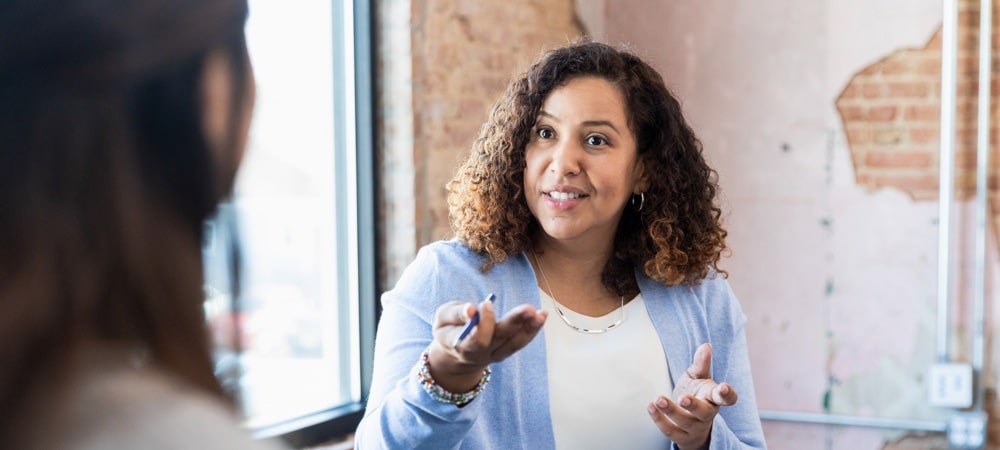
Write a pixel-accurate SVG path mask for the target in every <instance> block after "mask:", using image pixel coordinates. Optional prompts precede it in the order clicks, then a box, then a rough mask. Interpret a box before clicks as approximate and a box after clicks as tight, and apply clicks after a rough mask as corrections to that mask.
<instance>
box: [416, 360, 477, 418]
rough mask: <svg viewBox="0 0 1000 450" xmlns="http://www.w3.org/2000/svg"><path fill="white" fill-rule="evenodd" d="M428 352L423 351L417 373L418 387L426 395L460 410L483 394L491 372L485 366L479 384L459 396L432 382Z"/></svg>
mask: <svg viewBox="0 0 1000 450" xmlns="http://www.w3.org/2000/svg"><path fill="white" fill-rule="evenodd" d="M429 351H430V349H427V350H424V353H422V354H421V355H420V371H419V372H417V381H420V386H421V387H423V388H424V392H427V394H428V395H430V396H431V398H433V399H434V400H437V401H439V402H441V403H449V404H452V405H456V406H458V407H460V408H461V407H463V406H465V405H467V404H468V403H469V402H471V401H472V400H473V399H475V398H476V397H477V396H478V395H479V394H480V393H481V392H483V389H485V388H486V384H487V383H489V382H490V375H491V374H492V373H493V371H492V370H490V368H489V367H488V366H487V367H486V369H485V370H483V376H482V378H480V379H479V384H477V385H476V387H475V388H473V389H472V390H471V391H469V392H464V393H461V394H455V393H453V392H448V391H447V390H445V389H444V388H443V387H441V386H439V385H438V384H437V382H436V381H434V377H432V376H431V371H430V356H429V355H428V353H429Z"/></svg>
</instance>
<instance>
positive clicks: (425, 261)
mask: <svg viewBox="0 0 1000 450" xmlns="http://www.w3.org/2000/svg"><path fill="white" fill-rule="evenodd" d="M483 260H484V257H483V255H481V254H479V253H477V252H475V251H473V250H472V249H470V248H469V246H467V245H465V244H464V243H462V242H461V241H459V240H457V239H449V240H441V241H435V242H431V243H429V244H427V245H424V246H423V247H421V248H420V251H418V252H417V257H416V258H415V259H414V261H415V263H417V264H421V265H425V266H426V265H434V266H445V267H450V268H452V269H461V268H467V269H476V270H478V268H479V267H481V266H482V263H483Z"/></svg>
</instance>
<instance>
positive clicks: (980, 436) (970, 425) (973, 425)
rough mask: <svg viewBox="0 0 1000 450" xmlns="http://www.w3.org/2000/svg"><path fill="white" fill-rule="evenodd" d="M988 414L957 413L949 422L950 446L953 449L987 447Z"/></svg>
mask: <svg viewBox="0 0 1000 450" xmlns="http://www.w3.org/2000/svg"><path fill="white" fill-rule="evenodd" d="M986 420H987V417H986V413H983V412H956V413H954V414H952V416H951V419H949V420H948V445H949V446H951V448H953V449H981V448H983V446H984V445H986Z"/></svg>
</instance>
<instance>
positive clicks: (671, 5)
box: [206, 0, 1000, 449]
mask: <svg viewBox="0 0 1000 450" xmlns="http://www.w3.org/2000/svg"><path fill="white" fill-rule="evenodd" d="M981 3H984V2H979V1H971V0H958V1H951V2H944V3H943V2H942V1H941V0H810V1H797V2H790V1H785V0H753V1H748V0H726V1H723V0H698V1H694V0H687V1H682V0H663V1H652V0H645V1H644V0H507V1H504V2H495V1H488V0H372V1H361V0H358V1H353V2H352V1H333V2H330V1H319V0H302V1H298V2H292V3H275V2H266V1H262V0H258V1H254V0H251V2H250V6H251V17H250V21H249V24H248V36H249V37H248V42H249V45H250V52H251V57H252V59H253V62H254V64H255V68H256V70H257V76H258V98H259V100H258V102H259V103H258V108H257V112H256V116H255V118H254V124H253V129H252V131H251V141H252V142H251V148H250V150H249V153H248V159H247V164H246V166H245V170H243V172H242V173H241V175H240V180H239V182H238V188H237V195H236V197H235V198H234V200H233V202H232V204H230V205H227V206H226V207H225V208H223V210H222V213H221V214H220V218H219V219H217V220H216V221H215V222H214V223H213V224H212V225H211V226H212V227H213V228H212V229H213V230H214V232H213V233H212V234H211V236H212V237H213V239H209V241H210V242H207V243H206V261H208V262H209V265H208V271H209V277H208V278H209V283H208V284H209V285H208V286H207V287H206V292H207V296H208V298H209V300H208V301H207V303H206V311H207V312H208V313H209V316H210V318H212V320H213V322H212V323H213V327H214V330H215V331H216V334H217V342H219V351H218V358H217V359H218V361H219V362H220V363H219V364H220V368H219V374H220V376H223V377H227V378H226V379H227V380H230V382H229V383H228V384H229V385H230V386H232V388H233V389H234V392H238V393H239V394H240V397H241V399H242V404H243V405H244V409H245V412H246V414H247V418H248V419H247V420H248V425H249V426H251V427H253V428H255V429H257V430H258V433H259V434H260V435H262V436H264V435H282V436H284V437H285V438H286V440H288V441H289V442H292V443H293V444H296V445H299V446H311V445H316V444H317V443H319V442H324V441H329V440H337V439H338V438H340V437H341V436H344V435H346V434H349V433H350V431H352V430H353V425H355V424H356V423H357V418H358V417H359V414H360V408H361V405H362V399H363V398H364V397H365V393H366V389H367V387H366V386H367V385H366V383H367V379H368V378H369V374H370V353H371V336H372V333H373V330H374V326H375V323H376V321H377V315H378V308H377V299H378V294H379V293H381V292H383V291H385V290H387V289H389V288H391V287H392V286H393V285H394V283H395V280H396V278H397V277H398V276H399V274H400V272H401V271H402V269H403V268H404V267H405V266H406V265H407V264H408V263H409V262H410V261H411V260H412V258H413V256H414V255H415V254H416V251H417V249H419V248H420V246H422V245H424V244H427V243H429V242H431V241H433V240H437V239H446V238H448V237H450V233H449V230H448V221H447V203H446V201H445V196H446V192H445V188H444V185H445V183H446V182H447V180H448V179H449V178H450V177H451V176H452V174H453V173H454V170H455V168H456V166H457V164H458V162H459V161H460V160H461V159H462V158H463V157H464V156H465V154H466V152H467V151H468V149H469V147H470V145H471V142H472V140H473V138H474V136H475V135H476V133H477V132H478V130H479V126H480V125H481V124H482V122H483V121H484V120H485V118H486V114H487V111H488V109H489V107H490V106H491V105H492V103H493V102H494V101H495V100H496V98H497V96H498V95H499V94H500V92H501V91H502V90H503V88H504V87H505V86H506V83H507V82H508V80H509V79H510V78H511V77H512V76H514V75H516V74H517V73H519V72H520V71H522V70H523V69H524V68H525V67H526V65H527V64H528V63H530V62H531V61H533V60H534V59H535V58H536V57H537V56H538V55H539V54H540V53H541V52H543V51H544V50H546V49H549V48H551V47H553V46H556V45H559V44H563V43H567V42H570V41H573V40H576V39H579V38H580V37H582V36H591V37H593V38H594V39H596V40H600V41H604V42H608V43H611V44H614V45H620V46H626V47H628V48H630V49H631V50H632V51H634V52H635V53H637V54H639V55H641V56H643V57H644V58H645V59H647V60H648V61H650V62H651V63H652V64H653V66H654V67H656V68H657V69H658V70H659V71H660V73H661V74H662V75H663V77H664V79H665V80H666V82H667V85H668V87H670V88H671V90H672V91H673V92H674V94H675V95H676V96H677V97H678V98H679V99H680V100H681V102H682V106H683V109H684V112H685V114H686V116H687V119H688V120H689V122H690V124H691V125H692V127H693V128H694V130H695V132H696V133H697V134H698V136H699V137H700V138H701V140H702V143H703V145H704V151H705V155H706V157H707V159H708V161H709V163H710V165H712V166H713V167H714V168H715V169H716V170H717V171H718V173H719V181H720V184H721V187H722V208H723V211H724V217H725V225H726V227H727V229H728V230H729V232H730V234H729V240H728V243H729V245H730V247H731V249H732V254H731V256H730V257H728V258H727V259H724V260H723V262H722V263H721V267H722V268H723V269H725V270H727V271H729V274H730V277H729V281H730V283H731V285H732V287H733V289H734V291H735V292H736V294H737V296H738V297H739V298H740V300H741V302H742V305H743V308H744V312H745V313H746V315H747V318H748V322H747V329H746V331H747V339H748V341H749V345H750V356H751V364H752V366H753V374H754V382H755V385H756V390H757V392H756V393H757V399H758V403H759V407H760V409H761V414H762V416H763V418H764V430H765V434H766V437H767V440H768V444H769V447H770V448H773V449H882V448H886V449H934V448H983V447H985V448H1000V419H996V418H995V412H996V411H995V409H996V403H997V395H996V387H997V382H996V373H997V364H998V361H997V358H995V357H994V354H995V348H996V345H995V334H994V333H993V329H994V328H993V324H994V323H995V320H996V316H997V314H998V312H997V310H996V308H994V307H993V305H994V304H995V296H996V294H995V289H994V288H993V287H994V286H995V285H996V284H997V281H1000V271H998V269H997V264H996V263H997V259H998V252H997V243H998V242H1000V241H998V239H997V236H996V229H997V228H996V226H995V223H996V218H997V217H998V216H997V211H996V209H994V208H993V207H992V205H993V203H994V200H993V199H994V198H995V196H996V190H997V187H998V184H997V179H996V175H995V173H996V167H997V164H998V162H997V160H996V156H997V155H995V154H992V152H990V151H988V150H990V149H993V148H995V146H996V142H997V136H996V133H995V130H994V128H995V127H996V115H995V114H996V106H995V103H996V102H993V101H988V102H985V103H983V105H984V106H983V111H985V115H984V118H983V120H984V121H983V122H982V123H984V124H986V127H985V129H987V131H990V133H987V134H986V135H985V136H986V141H985V143H986V144H987V145H986V146H984V147H983V148H984V150H987V151H986V152H985V154H986V155H989V158H990V159H989V161H988V162H987V164H986V165H980V164H977V147H978V146H977V134H976V132H977V129H978V128H981V126H980V125H977V118H978V115H977V112H979V105H980V103H981V102H980V101H979V100H978V99H977V96H978V95H979V93H980V91H981V90H980V89H979V88H980V85H981V84H982V83H980V82H979V81H977V80H979V79H981V77H983V76H985V78H982V79H984V80H987V81H988V82H987V83H985V85H984V86H985V87H991V88H992V89H991V90H990V92H992V93H993V94H994V95H995V94H996V93H997V92H998V91H1000V89H998V86H997V85H996V84H997V80H996V76H995V74H996V70H997V67H998V64H997V57H996V55H995V51H996V49H997V47H998V40H997V39H996V38H994V36H995V34H996V33H995V31H992V30H986V31H987V32H986V33H983V34H984V36H985V42H987V43H989V44H990V46H989V47H990V49H993V52H994V54H991V55H988V56H987V59H986V61H988V67H987V69H988V70H987V71H986V72H985V75H981V74H980V73H979V63H978V61H979V59H978V58H979V51H980V45H979V42H980V32H979V29H980V18H981V16H980V7H981V6H980V4H981ZM985 3H986V4H987V5H989V8H990V11H989V12H992V11H993V10H995V9H996V7H997V4H1000V0H998V1H993V2H992V3H991V2H990V1H987V2H985ZM992 17H993V18H996V17H997V15H996V14H995V13H993V14H992ZM995 22H996V20H990V21H989V22H988V23H992V24H993V25H992V27H993V28H994V29H995V28H996V26H997V25H996V23H995ZM951 61H953V63H951ZM949 64H954V66H953V67H954V68H955V69H954V72H953V73H949V72H948V71H947V70H945V71H944V72H943V71H942V68H943V67H947V66H949ZM943 75H944V77H943ZM942 78H944V79H945V81H946V82H945V83H942ZM942 86H945V89H942ZM984 92H985V91H984ZM992 96H993V95H990V96H988V97H986V98H987V100H989V99H990V98H991V97H992ZM942 105H944V110H945V111H946V112H947V111H954V114H953V115H950V114H946V115H945V119H946V120H945V122H944V125H945V127H942ZM949 118H952V119H953V120H952V121H951V123H949V122H948V120H949ZM942 130H944V132H945V134H942ZM980 139H982V138H980ZM942 143H945V144H946V145H944V146H942ZM952 143H953V144H954V145H953V146H951V145H950V144H952ZM943 150H944V153H943V152H942V151H943ZM942 155H944V156H942ZM942 161H943V162H945V165H944V167H945V169H946V170H945V171H943V172H942V170H941V168H942V164H941V163H942ZM977 167H981V168H983V170H982V171H980V172H978V173H977ZM943 173H944V174H945V175H944V178H942V174H943ZM977 176H979V177H981V178H980V180H985V181H986V183H982V186H984V190H983V191H982V192H979V193H977V191H976V187H977ZM942 179H944V180H945V181H944V184H942V182H941V180H942ZM942 186H944V188H942ZM942 193H943V194H944V196H942ZM942 198H943V199H944V202H942V201H941V199H942ZM983 211H985V213H983ZM235 235H239V236H240V237H241V239H239V240H236V239H233V236H235ZM237 242H238V243H239V245H237V244H236V243H237ZM234 270H238V271H239V272H240V274H241V279H242V284H241V285H240V286H239V287H238V289H236V288H235V287H234V286H233V285H232V283H231V281H232V277H231V275H232V272H233V271H234ZM234 292H238V293H239V297H240V299H241V300H240V301H239V302H235V303H236V304H237V306H236V307H235V308H234V307H233V305H234V302H233V299H232V297H233V293H234ZM366 371H368V372H366ZM980 430H986V431H980ZM986 438H988V443H986V442H981V441H982V439H986ZM977 440H978V441H977ZM344 445H345V446H347V445H349V444H344Z"/></svg>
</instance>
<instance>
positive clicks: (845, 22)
mask: <svg viewBox="0 0 1000 450" xmlns="http://www.w3.org/2000/svg"><path fill="white" fill-rule="evenodd" d="M578 3H587V5H586V8H587V10H588V11H595V10H596V11H602V12H603V13H602V14H599V15H597V17H596V18H595V17H593V15H592V14H584V15H581V16H582V20H583V22H584V25H585V26H587V27H588V28H592V27H591V26H590V24H591V23H593V24H594V27H593V28H597V29H599V30H601V33H602V34H603V35H604V36H605V37H606V40H607V41H609V42H611V43H618V44H627V45H630V46H631V47H632V48H634V49H635V50H637V51H638V52H639V53H640V54H642V55H643V56H645V57H647V58H648V59H650V60H651V61H652V62H653V63H654V65H655V66H656V67H657V68H658V69H659V70H660V71H661V73H662V74H663V75H664V77H665V79H666V81H667V84H668V86H670V87H671V88H672V89H673V90H674V92H675V93H676V94H677V95H678V97H679V98H680V99H681V101H682V103H683V107H684V111H685V113H686V114H687V117H688V119H689V120H690V122H691V123H692V125H693V127H694V128H695V130H696V132H698V134H699V136H700V137H701V138H702V141H703V143H704V147H705V152H706V156H707V158H708V159H709V161H710V163H711V164H712V165H713V166H714V167H715V168H716V169H717V170H718V172H719V176H720V180H721V184H722V188H723V196H724V205H723V208H724V211H725V212H726V215H727V227H728V229H729V231H730V239H729V243H730V244H731V246H732V248H733V256H732V257H731V258H730V259H728V260H726V261H725V262H724V264H723V267H724V268H725V269H727V270H729V271H730V274H731V277H730V282H731V283H732V285H733V288H734V290H735V291H736V293H737V295H738V296H740V298H741V300H742V302H743V305H744V309H745V311H746V313H747V315H748V318H749V321H748V323H747V334H748V339H749V341H750V351H751V358H752V364H753V367H754V377H755V380H754V381H755V383H756V388H757V396H758V400H759V402H760V408H761V409H766V410H780V411H799V412H829V413H834V414H846V415H855V416H875V417H881V418H896V419H942V418H944V417H946V416H947V412H946V411H942V410H940V409H937V408H933V407H930V406H929V405H928V404H927V402H926V398H927V393H926V392H927V388H926V383H925V375H926V371H927V369H928V367H929V365H930V364H931V363H932V362H933V360H934V356H935V355H934V339H935V329H934V326H935V318H936V288H937V232H938V226H937V224H938V203H937V201H936V193H934V192H933V191H931V192H932V194H934V195H930V194H928V193H927V191H920V192H915V191H914V190H912V189H908V188H907V186H906V185H903V184H892V183H883V184H881V185H877V186H876V185H873V184H871V183H862V184H860V185H859V184H858V179H857V175H858V171H859V169H862V170H868V171H869V173H872V172H871V170H870V169H872V167H871V166H863V165H856V162H857V161H855V160H854V159H852V149H851V147H850V146H849V142H848V138H847V134H846V132H845V129H844V125H843V123H844V122H843V120H842V117H841V115H840V113H839V112H838V111H837V107H836V101H837V99H838V97H840V96H841V94H842V93H844V92H845V88H846V87H847V86H848V83H849V82H850V80H851V79H852V77H854V76H855V75H856V74H859V73H863V71H865V70H866V68H868V70H869V71H871V70H874V69H871V68H870V67H871V66H873V65H874V64H876V63H877V62H879V61H881V60H883V59H884V58H886V57H887V56H889V55H891V54H893V53H894V52H896V51H898V50H901V49H921V48H924V47H925V46H927V45H928V42H929V41H930V40H931V37H932V36H933V35H934V33H935V31H936V30H937V29H938V28H939V27H940V22H941V2H940V1H939V0H825V1H808V2H789V1H785V0H757V1H754V2H732V1H723V0H700V1H698V2H653V1H642V0H615V1H613V2H612V1H609V0H604V1H602V2H597V3H601V5H594V3H595V0H578ZM612 6H613V7H612ZM968 20H971V19H968V17H967V16H963V21H968ZM963 23H965V22H963ZM938 58H940V57H938ZM925 69H926V68H925ZM897 87H898V88H899V89H902V90H895V91H892V92H895V93H897V94H899V95H900V96H904V97H905V96H906V95H910V96H916V95H917V94H922V95H932V94H933V91H932V88H931V86H930V85H927V86H918V87H914V86H897ZM910 88H913V89H915V90H912V89H910ZM862 89H863V88H862ZM885 89H887V91H886V92H887V93H888V92H889V90H891V87H886V88H885ZM920 89H924V90H920ZM904 91H905V92H904ZM861 94H862V96H863V95H864V93H863V91H862V92H861ZM904 94H905V95H904ZM876 112H878V111H876ZM894 114H900V116H898V117H897V116H895V115H894V116H893V117H892V118H887V120H897V119H899V120H900V121H901V120H903V119H905V117H903V115H904V114H905V110H903V112H899V111H895V112H894ZM871 117H873V118H878V117H877V115H875V116H871ZM935 126H936V124H935ZM921 127H923V128H922V129H924V133H925V134H926V133H927V131H926V129H927V128H929V127H928V126H927V124H926V123H925V124H922V125H921ZM854 137H856V136H854ZM911 137H914V138H921V139H924V138H926V136H923V135H921V134H920V132H918V133H917V135H914V136H911ZM921 144H922V145H925V144H928V141H927V139H924V141H922V142H921ZM930 146H931V147H933V149H934V151H935V152H936V146H934V145H933V137H932V138H931V142H930ZM921 148H927V146H926V145H925V146H924V147H921ZM855 150H857V149H855ZM894 155H895V154H894ZM909 156H912V158H910V159H907V158H903V159H898V160H893V161H885V160H879V159H878V158H877V157H876V158H875V159H873V160H871V161H868V162H875V163H882V164H884V165H888V166H889V167H890V168H896V167H899V166H900V165H903V166H906V165H907V164H909V167H910V168H911V169H912V168H913V167H914V166H915V165H916V166H919V167H920V168H921V169H923V170H924V171H925V172H930V174H931V176H930V180H931V181H932V182H933V184H934V185H935V186H936V177H935V175H934V174H935V173H936V164H937V161H936V155H935V156H934V157H933V160H928V159H927V158H928V156H927V154H926V153H924V154H922V155H909ZM890 159H891V158H890ZM965 167H967V165H966V166H965ZM904 168H905V167H904ZM921 186H923V185H921ZM932 189H936V187H932ZM971 210H972V208H971V205H970V204H969V203H968V202H967V201H965V200H960V201H959V202H958V203H957V204H956V207H955V215H956V219H955V220H956V222H955V224H956V227H957V230H958V232H957V233H956V236H955V237H954V239H953V248H955V252H956V253H955V255H954V256H955V258H956V261H957V262H956V264H955V266H954V269H953V271H954V276H955V277H956V287H955V292H956V298H958V304H957V306H955V308H954V315H953V317H954V318H955V320H954V322H955V323H954V324H953V325H954V327H953V330H952V335H953V337H954V338H955V339H953V343H954V344H953V346H952V347H953V348H952V350H953V351H954V354H955V355H956V356H957V357H958V358H960V359H965V358H968V351H965V350H964V349H966V348H968V346H969V345H970V344H969V340H968V333H967V332H966V330H967V328H968V326H967V324H968V314H969V311H970V309H971V306H969V305H970V303H969V302H970V301H971V299H970V292H969V285H970V282H971V273H970V270H969V269H970V266H971V258H972V248H971V239H972V234H971V226H972V225H971V224H972V217H973V216H972V215H971ZM991 239H995V238H994V237H992V235H991ZM994 242H995V241H994ZM988 249H989V251H988V259H989V261H990V263H991V264H990V268H989V279H990V282H991V283H990V284H993V283H995V282H996V280H1000V274H998V273H997V269H996V264H995V261H996V260H997V255H996V250H995V245H993V244H991V245H990V246H989V247H988ZM987 301H988V303H989V304H993V303H994V295H993V293H992V291H991V292H990V293H989V297H988V300H987ZM992 311H993V309H992V308H991V309H990V312H991V314H993V312H992ZM988 337H989V338H990V339H991V340H990V341H988V342H992V333H989V336H988ZM987 347H988V349H992V348H994V347H993V345H991V344H989V343H988V345H987ZM966 360H967V359H966ZM987 363H988V365H989V366H990V367H992V366H993V365H994V364H995V362H994V361H992V358H990V357H989V356H988V358H987ZM994 373H996V371H995V370H990V373H989V374H987V380H986V381H987V385H988V386H991V387H992V386H995V385H996V383H995V381H994V378H995V377H994V375H993V374H994ZM990 398H991V399H993V396H992V394H991V396H990ZM991 402H995V400H991ZM990 406H991V408H992V403H991V404H990ZM991 428H992V429H994V430H995V429H996V428H997V427H996V426H995V425H994V426H992V427H991ZM765 432H766V434H767V437H768V443H769V444H770V448H773V449H779V450H780V449H805V448H808V449H821V448H829V449H875V448H940V447H941V445H942V441H941V438H940V437H939V436H931V437H920V436H904V435H903V433H901V432H897V431H884V430H879V429H869V428H851V427H830V426H822V425H803V424H790V423H778V422H765ZM993 442H996V441H995V440H994V441H993Z"/></svg>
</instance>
